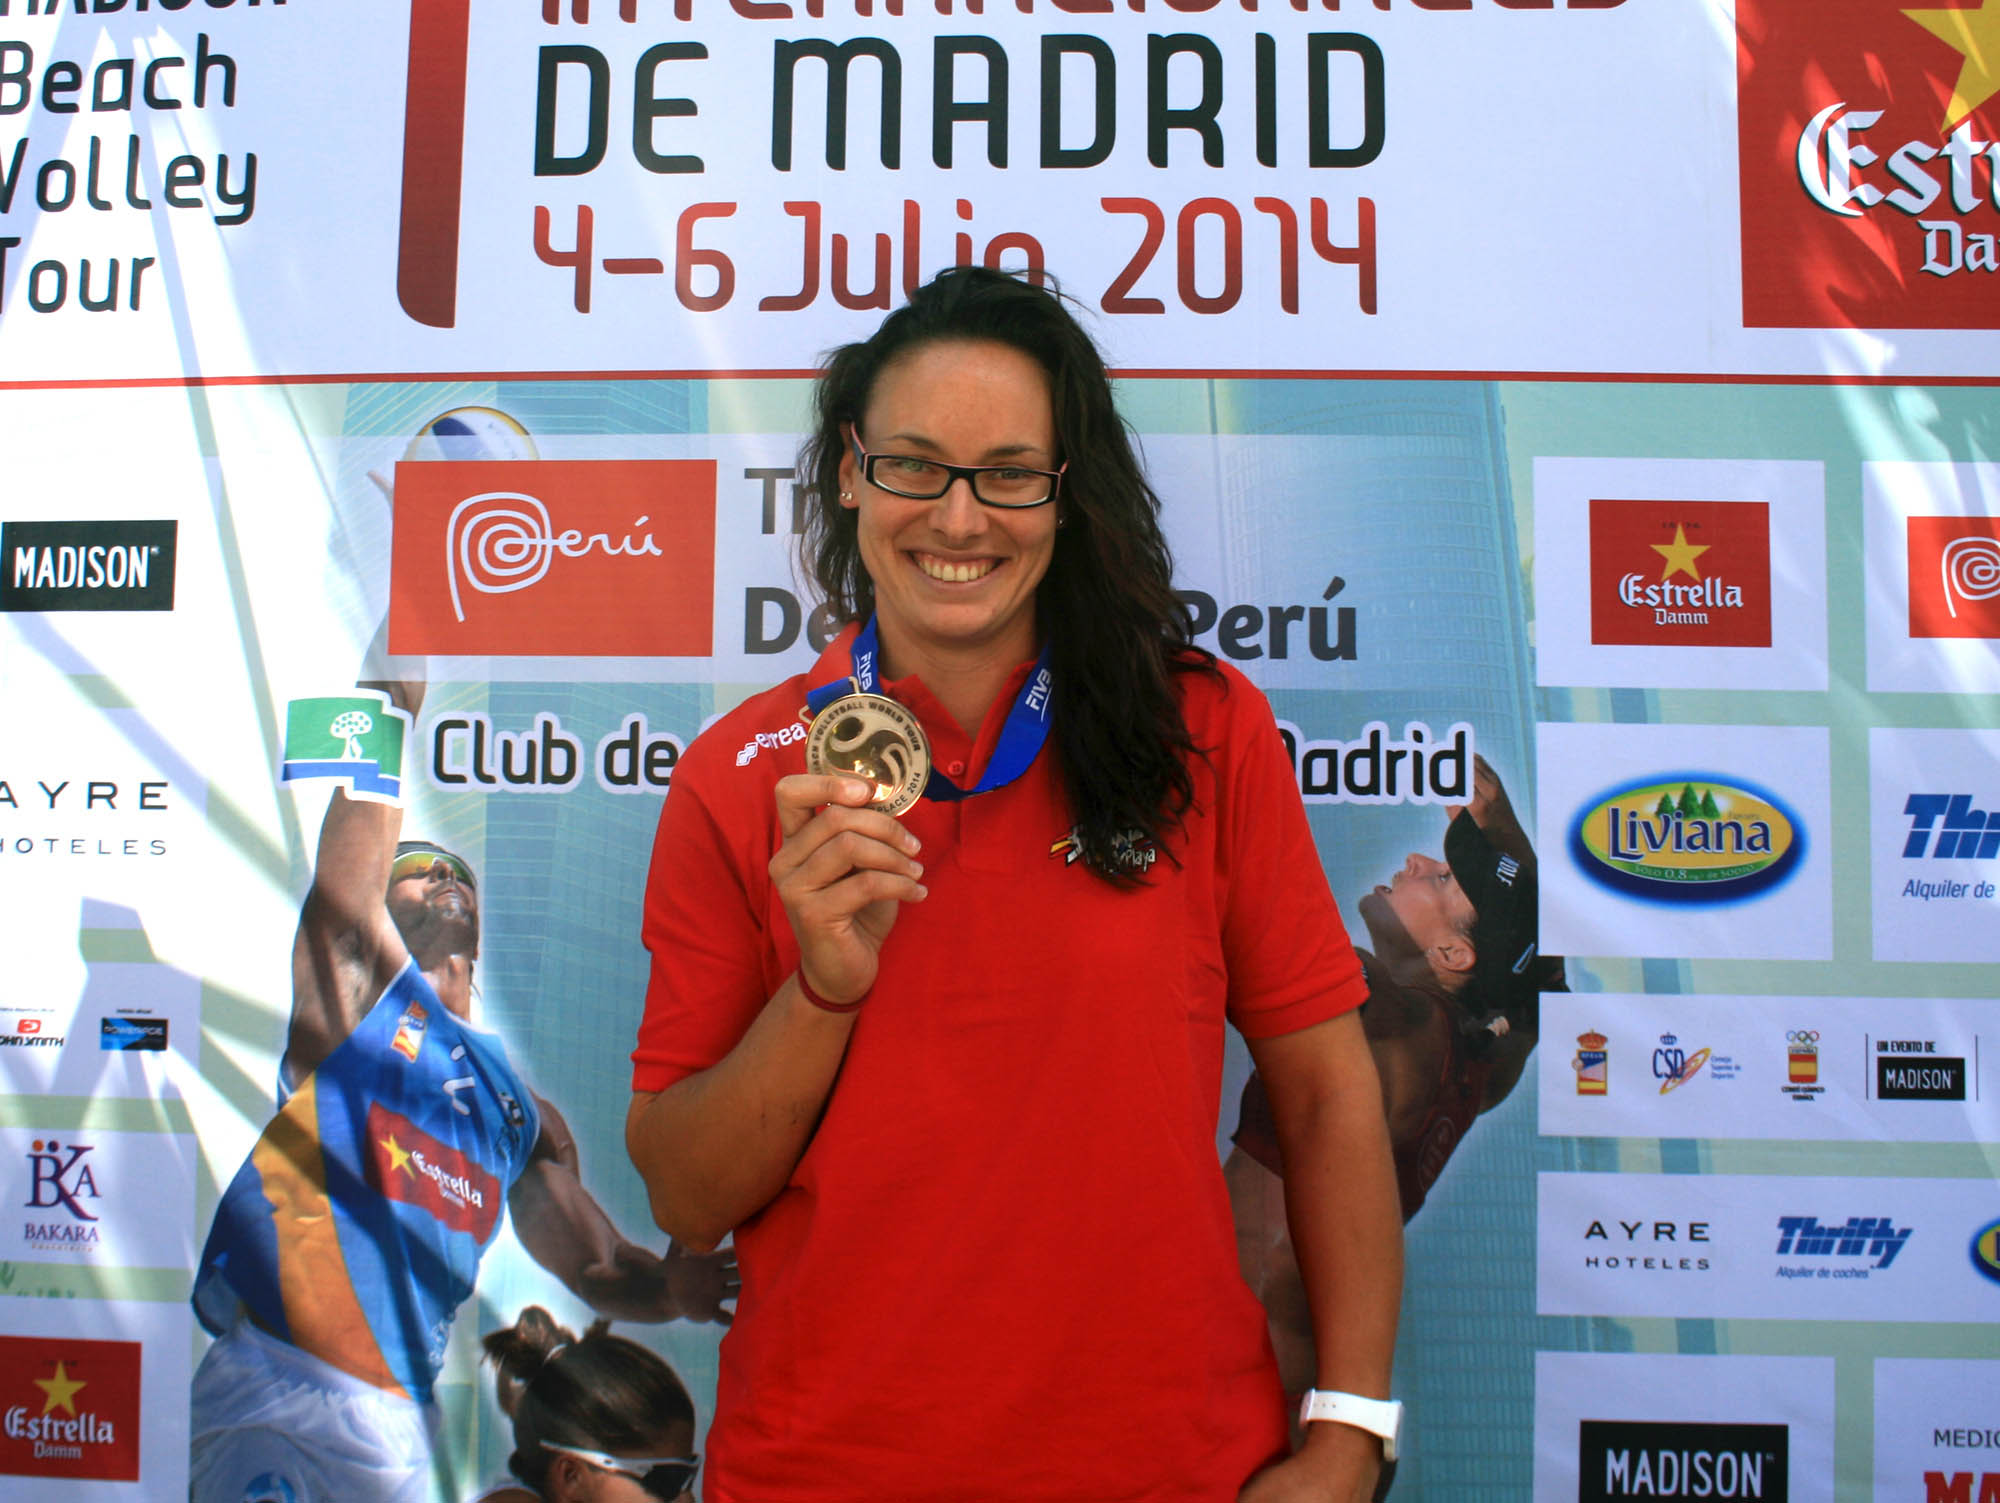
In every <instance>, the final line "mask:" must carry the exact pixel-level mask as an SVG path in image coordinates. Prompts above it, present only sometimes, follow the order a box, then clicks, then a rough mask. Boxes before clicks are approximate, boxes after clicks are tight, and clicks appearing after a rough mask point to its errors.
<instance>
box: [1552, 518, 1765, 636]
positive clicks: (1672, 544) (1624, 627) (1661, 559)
mask: <svg viewBox="0 0 2000 1503" xmlns="http://www.w3.org/2000/svg"><path fill="white" fill-rule="evenodd" d="M1590 640H1591V641H1592V642H1595V643H1598V644H1600V645H1603V644H1608V643H1616V644H1620V645H1629V646H1642V647H1652V646H1680V647H1769V646H1770V645H1771V508H1770V505H1769V503H1767V502H1763V501H1624V500H1602V499H1593V500H1592V501H1591V503H1590Z"/></svg>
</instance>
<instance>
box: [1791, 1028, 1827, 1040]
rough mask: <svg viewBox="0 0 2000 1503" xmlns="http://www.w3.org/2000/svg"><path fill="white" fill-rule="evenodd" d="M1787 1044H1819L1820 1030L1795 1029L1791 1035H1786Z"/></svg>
mask: <svg viewBox="0 0 2000 1503" xmlns="http://www.w3.org/2000/svg"><path fill="white" fill-rule="evenodd" d="M1785 1042H1786V1043H1788V1044H1817V1043H1818V1042H1819V1030H1818V1029H1817V1028H1794V1029H1793V1030H1792V1031H1791V1032H1790V1033H1788V1034H1786V1035H1785Z"/></svg>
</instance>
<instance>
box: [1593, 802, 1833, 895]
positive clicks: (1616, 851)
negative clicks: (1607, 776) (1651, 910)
mask: <svg viewBox="0 0 2000 1503" xmlns="http://www.w3.org/2000/svg"><path fill="white" fill-rule="evenodd" d="M1805 844H1806V837H1805V829H1804V827H1803V826H1802V825H1801V824H1800V822H1799V819H1798V816H1797V815H1795V814H1793V813H1792V812H1791V811H1790V810H1789V809H1787V808H1786V807H1785V805H1784V804H1783V803H1782V802H1780V800H1779V799H1778V796H1777V795H1776V794H1774V793H1770V792H1767V791H1766V790H1764V789H1762V788H1759V787H1756V786H1755V785H1753V784H1750V783H1747V782H1743V781H1741V780H1740V779H1733V778H1729V777H1718V776H1716V775H1714V774H1710V773H1697V772H1690V773H1667V774H1660V775H1657V776H1652V777H1643V778H1640V779H1638V780H1636V781H1633V782H1630V783H1626V784H1624V785H1622V786H1620V787H1618V788H1615V789H1613V790H1612V791H1610V792H1609V793H1606V794H1604V795H1603V796H1601V797H1599V798H1597V799H1595V800H1593V801H1592V802H1590V803H1589V804H1586V805H1585V806H1584V807H1583V808H1582V809H1581V810H1580V811H1578V813H1577V815H1576V817H1575V819H1574V820H1573V822H1572V823H1571V826H1570V831H1569V845H1570V854H1571V855H1572V857H1573V858H1574V859H1575V861H1576V863H1577V867H1578V869H1579V870H1581V871H1582V872H1583V873H1584V875H1585V876H1587V877H1589V878H1590V879H1591V880H1592V881H1594V882H1596V883H1598V884H1599V885H1600V886H1603V887H1608V888H1610V889H1612V890H1613V891H1617V892H1622V893H1626V894H1629V895H1631V896H1633V897H1640V898H1647V899H1650V900H1653V901H1656V902H1662V903H1670V904H1715V903H1730V902H1735V901H1737V900H1739V899H1742V898H1745V897H1750V896H1752V895H1754V894H1757V893H1760V892H1763V891H1765V890H1767V889H1769V888H1771V887H1775V886H1776V885H1777V884H1779V883H1780V882H1783V881H1784V880H1785V878H1786V877H1787V876H1789V875H1790V874H1791V872H1792V870H1793V868H1794V867H1796V866H1797V865H1798V862H1799V860H1800V858H1801V857H1802V856H1803V854H1804V852H1805Z"/></svg>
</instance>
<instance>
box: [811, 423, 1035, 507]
mask: <svg viewBox="0 0 2000 1503" xmlns="http://www.w3.org/2000/svg"><path fill="white" fill-rule="evenodd" d="M847 441H848V442H849V443H851V444H852V445H854V458H855V460H856V462H857V463H859V464H860V466H861V478H862V479H863V480H866V481H867V482H868V483H869V484H870V485H872V486H874V487H875V488H876V489H877V490H884V491H888V492H889V493H890V494H891V495H894V496H905V497H907V498H909V499H910V500H912V501H935V500H937V499H938V498H939V497H940V496H942V495H943V494H944V493H945V492H946V491H948V490H950V489H951V487H952V482H953V481H955V480H964V481H965V482H966V483H967V484H968V485H970V486H971V487H972V494H973V497H974V498H975V499H976V500H978V501H979V502H980V503H982V504H983V505H986V506H998V507H1003V508H1006V509H1008V510H1013V511H1019V510H1024V509H1026V508H1027V507H1030V506H1046V505H1048V503H1049V502H1051V501H1053V500H1055V498H1056V492H1057V491H1058V490H1060V489H1061V488H1062V478H1063V472H1064V471H1065V470H1067V469H1068V468H1069V464H1068V462H1067V461H1064V463H1063V465H1062V467H1061V468H1060V469H1054V470H1034V469H1029V468H1028V467H1027V466H1025V465H1018V464H946V463H945V462H944V461H943V460H941V459H925V458H922V457H921V456H919V455H915V454H870V453H869V452H868V451H867V450H866V449H864V448H862V447H861V435H860V434H858V433H856V432H855V431H854V425H853V424H852V423H850V424H848V425H847Z"/></svg>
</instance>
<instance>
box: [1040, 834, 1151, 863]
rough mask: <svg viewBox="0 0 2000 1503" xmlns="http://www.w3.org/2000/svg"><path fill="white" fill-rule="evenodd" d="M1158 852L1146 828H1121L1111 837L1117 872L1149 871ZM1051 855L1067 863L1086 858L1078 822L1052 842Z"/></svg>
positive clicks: (1113, 858) (1112, 858) (1050, 846)
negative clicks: (1077, 826) (1077, 825)
mask: <svg viewBox="0 0 2000 1503" xmlns="http://www.w3.org/2000/svg"><path fill="white" fill-rule="evenodd" d="M1159 854H1160V853H1159V849H1158V848H1157V847H1156V846H1155V845H1154V844H1153V841H1152V838H1151V837H1150V836H1148V835H1147V834H1146V832H1145V831H1143V830H1120V831H1119V832H1118V833H1117V834H1116V835H1114V836H1112V837H1111V865H1112V867H1113V868H1114V869H1116V870H1118V871H1125V872H1144V871H1149V870H1151V869H1152V865H1153V862H1154V860H1155V859H1156V858H1157V857H1158V856H1159ZM1049 855H1050V856H1052V857H1054V856H1060V857H1062V860H1063V865H1064V866H1074V865H1076V863H1077V862H1079V861H1081V860H1082V859H1083V858H1084V844H1083V836H1082V834H1081V833H1080V832H1079V831H1078V830H1077V828H1076V826H1075V825H1071V826H1070V828H1069V833H1068V834H1066V835H1064V836H1063V837H1062V838H1061V839H1060V840H1057V841H1053V842H1051V843H1050V845H1049Z"/></svg>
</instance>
